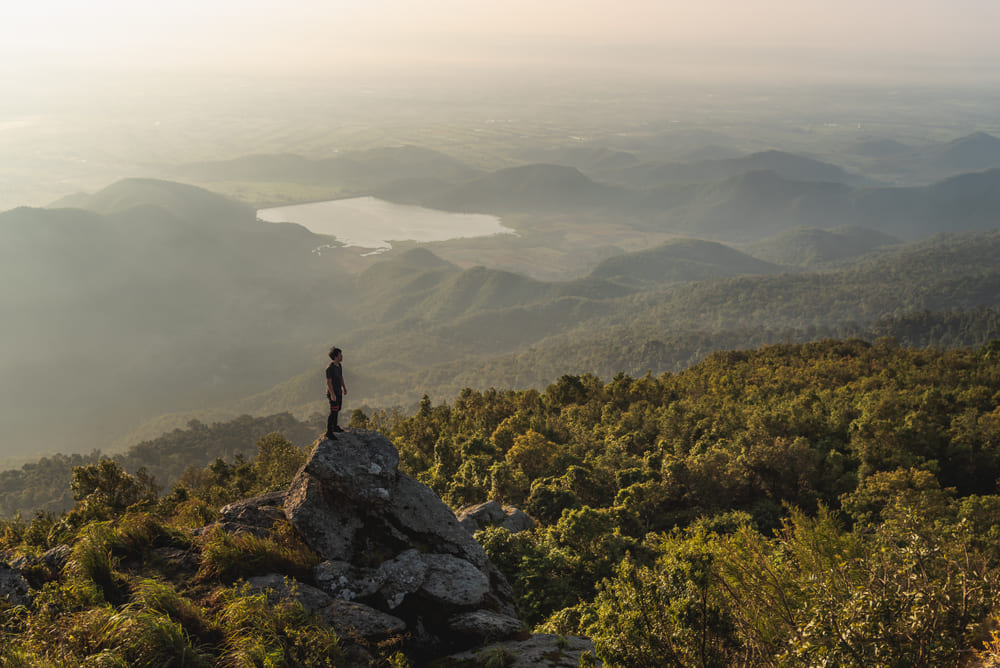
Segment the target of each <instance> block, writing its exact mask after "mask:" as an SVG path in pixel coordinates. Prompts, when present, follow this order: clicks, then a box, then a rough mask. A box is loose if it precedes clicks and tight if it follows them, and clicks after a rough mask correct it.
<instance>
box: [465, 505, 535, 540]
mask: <svg viewBox="0 0 1000 668" xmlns="http://www.w3.org/2000/svg"><path fill="white" fill-rule="evenodd" d="M455 515H456V517H458V523H459V524H461V525H462V526H463V527H465V530H466V531H468V532H469V533H476V532H477V531H481V530H482V529H485V528H487V527H500V528H501V529H506V530H507V531H509V532H511V533H518V532H520V531H529V530H531V529H534V528H535V520H533V519H531V517H530V516H529V515H528V513H526V512H524V511H523V510H520V509H519V508H515V507H514V506H507V507H503V506H501V505H500V504H499V503H497V502H496V501H487V502H486V503H480V504H479V505H477V506H469V507H467V508H462V509H460V510H459V511H458V512H457V513H455Z"/></svg>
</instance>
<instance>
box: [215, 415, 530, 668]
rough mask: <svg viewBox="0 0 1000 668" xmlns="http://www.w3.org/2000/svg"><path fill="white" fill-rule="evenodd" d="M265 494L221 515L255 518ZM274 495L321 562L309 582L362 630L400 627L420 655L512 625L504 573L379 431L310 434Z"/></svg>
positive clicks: (498, 633)
mask: <svg viewBox="0 0 1000 668" xmlns="http://www.w3.org/2000/svg"><path fill="white" fill-rule="evenodd" d="M273 502H274V500H273V499H270V500H265V499H261V500H260V505H261V508H259V509H258V510H250V509H248V508H247V507H241V508H232V507H227V508H228V509H229V510H228V513H227V517H226V521H229V522H234V523H240V522H243V523H246V524H247V525H248V526H251V527H256V526H260V525H261V524H263V523H266V521H267V520H268V519H269V518H270V512H269V511H267V510H266V503H273ZM282 502H283V505H284V513H285V516H286V517H287V518H288V520H289V521H290V522H291V523H292V524H293V525H294V526H295V528H296V529H297V530H298V532H299V533H300V534H301V536H302V538H303V539H304V540H305V542H306V543H307V544H308V545H309V546H310V547H312V548H313V549H314V550H315V551H316V552H318V553H319V554H320V555H321V556H322V557H323V558H324V560H325V561H323V563H321V564H320V565H319V566H317V567H316V568H315V571H314V584H315V587H316V589H317V590H318V591H320V592H322V593H323V594H324V595H326V596H327V597H329V599H330V600H331V601H334V602H339V603H336V605H339V606H341V607H343V606H345V605H353V606H356V607H355V608H352V609H354V610H355V611H356V614H357V615H359V619H367V620H369V621H366V622H365V624H364V625H365V627H366V628H369V627H370V628H374V629H395V628H396V626H394V624H397V625H401V627H402V630H401V631H399V632H398V633H397V634H398V635H403V636H406V637H407V638H408V639H409V644H410V646H411V648H413V649H414V650H415V651H417V652H418V653H419V654H421V655H424V656H441V655H443V654H446V653H449V652H451V651H456V650H458V649H461V648H468V647H474V646H477V645H482V644H483V643H485V642H488V641H495V640H499V639H503V638H508V637H510V636H512V635H513V634H515V633H517V632H518V631H519V630H520V629H521V626H522V625H521V622H520V621H519V620H518V618H517V612H516V609H515V607H514V602H513V592H512V590H511V588H510V585H509V584H508V583H507V581H506V579H505V578H504V577H503V575H502V574H501V573H500V572H499V571H498V570H497V569H496V567H494V566H493V564H492V563H491V562H490V560H489V559H488V558H487V556H486V553H485V551H484V550H483V548H482V546H481V545H479V543H477V542H476V541H475V540H474V539H473V537H472V535H471V534H470V533H469V531H467V530H466V529H465V528H464V527H463V526H462V525H461V524H459V521H458V519H457V518H456V517H455V515H454V513H452V512H451V510H450V509H449V508H448V507H447V506H446V505H445V504H444V503H443V502H442V501H441V500H440V499H439V498H438V497H437V495H436V494H434V492H433V491H431V490H430V488H428V487H427V486H426V485H423V484H421V483H420V482H418V481H416V480H414V479H413V478H410V477H409V476H407V475H406V474H404V473H402V472H400V471H399V455H398V453H397V452H396V449H395V448H394V447H393V446H392V444H391V443H390V442H389V441H388V440H387V439H385V437H383V436H381V435H379V434H377V433H375V432H367V431H353V432H345V433H343V434H339V435H338V437H337V440H336V441H329V440H323V441H319V442H318V443H317V444H316V445H315V446H314V448H313V451H312V453H311V454H310V456H309V458H308V459H307V461H306V463H305V465H304V466H303V467H302V469H301V470H300V471H299V473H298V475H297V476H296V477H295V479H294V480H293V481H292V484H291V486H290V487H289V489H288V492H287V493H286V494H285V496H284V497H283V500H282ZM258 511H259V512H258ZM241 517H242V518H244V519H241ZM332 609H333V610H336V607H334V608H332ZM368 611H371V612H368ZM380 615H381V616H380ZM373 619H374V620H380V621H376V622H372V621H371V620H373ZM390 620H395V621H392V622H390ZM335 626H336V625H335ZM341 626H343V624H341ZM380 632H381V631H380ZM394 632H395V631H394ZM354 633H356V634H359V635H362V636H366V637H367V634H368V633H369V631H365V630H364V629H355V630H354Z"/></svg>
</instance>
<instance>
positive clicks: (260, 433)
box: [0, 413, 320, 518]
mask: <svg viewBox="0 0 1000 668" xmlns="http://www.w3.org/2000/svg"><path fill="white" fill-rule="evenodd" d="M319 429H320V426H319V421H315V424H313V423H312V422H308V421H299V420H297V419H296V418H294V417H293V416H292V415H290V414H288V413H281V414H277V415H272V416H269V417H250V416H248V415H245V416H243V417H240V418H237V419H235V420H231V421H228V422H220V423H215V424H212V425H206V424H203V423H201V422H199V421H197V420H192V421H190V422H189V423H188V425H187V428H186V429H174V430H172V431H170V432H167V433H165V434H163V435H161V436H159V437H158V438H155V439H153V440H150V441H143V442H142V443H139V444H137V445H134V446H132V447H131V448H129V449H128V450H126V451H125V452H124V453H121V454H118V455H114V456H113V457H108V456H106V455H103V454H102V453H101V452H100V451H99V450H95V451H93V452H91V453H90V454H87V455H80V454H74V455H61V454H57V455H53V456H51V457H43V458H42V459H40V460H38V461H37V462H33V463H29V464H25V465H24V466H22V467H21V468H20V469H18V470H11V471H0V517H10V518H13V517H14V516H15V515H16V514H18V513H21V514H25V515H27V514H37V513H38V512H52V513H59V512H63V511H66V510H69V509H70V508H72V507H73V506H74V504H79V503H80V502H81V498H76V497H75V496H74V492H73V490H72V483H73V470H74V469H77V468H82V469H85V470H87V474H86V475H85V476H84V478H85V479H83V480H80V483H81V484H83V485H84V487H88V488H90V489H92V490H93V489H96V486H100V485H104V486H105V487H106V490H105V492H108V493H111V496H110V497H109V498H103V499H101V500H100V501H101V502H100V503H98V504H97V505H98V506H101V505H102V504H104V503H105V502H107V501H112V502H115V503H119V504H120V502H122V501H123V500H124V499H121V498H114V497H115V494H121V493H125V494H133V495H134V490H133V491H131V492H130V491H129V490H126V489H125V488H124V487H123V488H121V489H119V490H114V489H112V487H113V486H114V483H113V480H112V479H113V478H121V475H120V473H118V472H115V471H112V470H110V468H111V464H106V463H105V462H108V461H110V462H113V463H114V464H115V465H117V467H118V468H119V469H120V470H121V471H124V472H126V473H127V474H128V475H130V476H131V477H132V478H133V479H134V480H135V482H137V483H138V484H139V486H140V488H141V490H140V491H139V493H138V495H139V497H140V498H149V497H150V496H151V493H152V492H157V493H159V491H160V489H161V486H163V487H165V488H166V489H170V488H171V487H173V486H174V485H175V484H176V483H177V481H178V480H179V479H180V478H181V477H182V475H184V473H185V472H186V471H188V470H190V469H192V468H193V469H194V470H198V469H199V468H201V467H204V466H206V465H208V464H210V463H211V462H212V461H213V460H215V459H222V460H223V461H225V460H234V459H236V458H237V457H239V456H240V455H242V456H243V457H244V458H247V457H252V456H254V454H255V450H254V444H255V443H256V444H257V451H258V452H259V450H260V443H261V441H262V439H263V440H264V441H267V443H268V444H267V445H266V446H265V447H266V448H268V449H271V448H272V447H273V446H272V443H271V440H269V439H272V440H273V439H274V438H276V436H274V435H275V434H281V435H282V436H283V437H284V438H285V439H287V440H288V441H290V442H291V443H293V444H295V445H298V446H305V445H306V444H308V443H311V442H312V441H313V440H314V438H315V436H316V434H317V433H318V431H319ZM282 447H284V446H282ZM279 450H281V448H279ZM285 455H287V456H288V459H287V460H283V459H282V458H283V457H284V456H285ZM298 457H300V455H296V454H295V453H294V452H292V451H291V450H287V449H286V450H281V452H280V453H279V452H277V451H276V452H275V453H274V456H273V457H272V459H278V460H282V461H285V462H286V463H284V464H282V465H281V466H285V467H286V468H285V469H284V473H287V472H288V470H289V469H292V473H294V467H292V465H291V464H288V463H287V462H290V461H292V460H293V459H295V458H298ZM270 466H271V465H269V467H270ZM261 473H262V474H264V478H265V479H267V473H266V472H264V471H261ZM274 473H275V474H277V473H278V470H277V469H275V470H274ZM283 475H284V474H281V475H277V477H275V478H274V479H271V480H269V482H270V483H271V484H275V485H277V484H280V483H279V482H278V478H281V477H282V476H283ZM102 476H103V478H102ZM109 476H110V477H109ZM290 477H291V476H289V479H290ZM119 483H122V481H119ZM124 484H125V485H126V486H128V483H127V482H124ZM85 496H86V495H85Z"/></svg>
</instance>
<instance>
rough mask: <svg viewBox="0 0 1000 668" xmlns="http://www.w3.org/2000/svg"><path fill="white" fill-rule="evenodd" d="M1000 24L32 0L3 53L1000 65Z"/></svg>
mask: <svg viewBox="0 0 1000 668" xmlns="http://www.w3.org/2000/svg"><path fill="white" fill-rule="evenodd" d="M998 26H1000V2H998V1H997V0H838V1H837V2H828V1H827V2H824V1H820V0H692V1H684V2H681V1H677V0H498V1H494V0H489V1H486V0H327V1H323V0H169V1H167V0H161V1H159V2H156V3H153V2H150V1H149V0H87V1H86V2H81V1H80V0H31V1H25V2H12V3H8V6H7V7H5V8H4V10H3V12H2V16H0V56H2V57H3V62H4V63H5V65H4V66H3V67H5V68H7V69H10V68H18V69H22V70H23V69H25V68H30V67H31V66H32V65H34V64H36V63H50V64H51V63H55V64H73V65H84V66H87V65H91V64H93V65H108V64H114V65H118V66H127V67H133V68H142V67H160V66H164V65H180V66H183V65H194V66H199V67H208V68H219V67H221V68H226V69H231V70H242V69H246V68H257V69H260V68H264V69H269V70H278V71H280V70H298V71H308V70H309V69H311V68H325V67H337V66H341V67H366V66H369V65H371V66H375V65H385V64H389V65H420V64H428V63H452V62H455V63H464V64H469V65H475V64H477V63H493V62H503V61H512V62H513V61H523V62H536V63H540V64H544V63H546V62H549V63H553V64H560V63H562V62H564V61H566V62H569V61H573V60H575V59H584V60H586V59H588V58H589V59H594V60H600V59H612V58H615V57H618V56H620V58H621V62H620V64H621V65H622V66H626V67H627V66H629V65H630V64H635V63H630V62H629V59H636V58H642V59H643V60H644V61H645V63H644V64H645V65H649V60H650V56H651V54H656V53H659V52H660V50H663V52H664V53H666V52H670V50H690V49H697V50H700V51H703V52H713V51H718V52H719V53H720V54H724V53H725V54H729V53H734V52H736V53H738V52H741V51H745V50H751V51H754V52H760V51H764V52H779V51H782V50H785V49H806V50H817V51H822V50H835V51H837V52H840V53H852V54H868V53H871V54H875V55H878V56H880V57H881V56H891V57H895V58H901V57H904V56H905V57H906V58H910V57H912V58H913V59H914V62H915V63H920V62H922V61H923V60H924V59H934V58H943V59H951V60H966V59H972V60H982V59H984V58H989V59H995V58H996V57H997V56H998V54H1000V48H998V46H997V43H998V40H997V39H996V37H995V35H996V32H997V27H998ZM615 54H618V56H616V55H615ZM720 57H722V56H721V55H720ZM735 57H736V59H737V60H738V59H739V56H738V55H737V56H735Z"/></svg>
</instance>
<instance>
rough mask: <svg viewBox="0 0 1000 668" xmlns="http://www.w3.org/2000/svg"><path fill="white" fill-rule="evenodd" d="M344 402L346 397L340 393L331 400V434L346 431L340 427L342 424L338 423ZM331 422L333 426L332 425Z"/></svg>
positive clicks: (329, 428)
mask: <svg viewBox="0 0 1000 668" xmlns="http://www.w3.org/2000/svg"><path fill="white" fill-rule="evenodd" d="M343 404H344V397H342V396H341V395H339V394H338V395H337V396H335V397H334V398H333V400H331V401H330V420H332V423H329V424H328V427H327V429H328V433H330V434H336V433H339V432H342V431H344V430H343V429H341V428H340V424H338V423H339V421H340V407H341V406H342V405H343ZM331 424H332V426H330V425H331Z"/></svg>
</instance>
